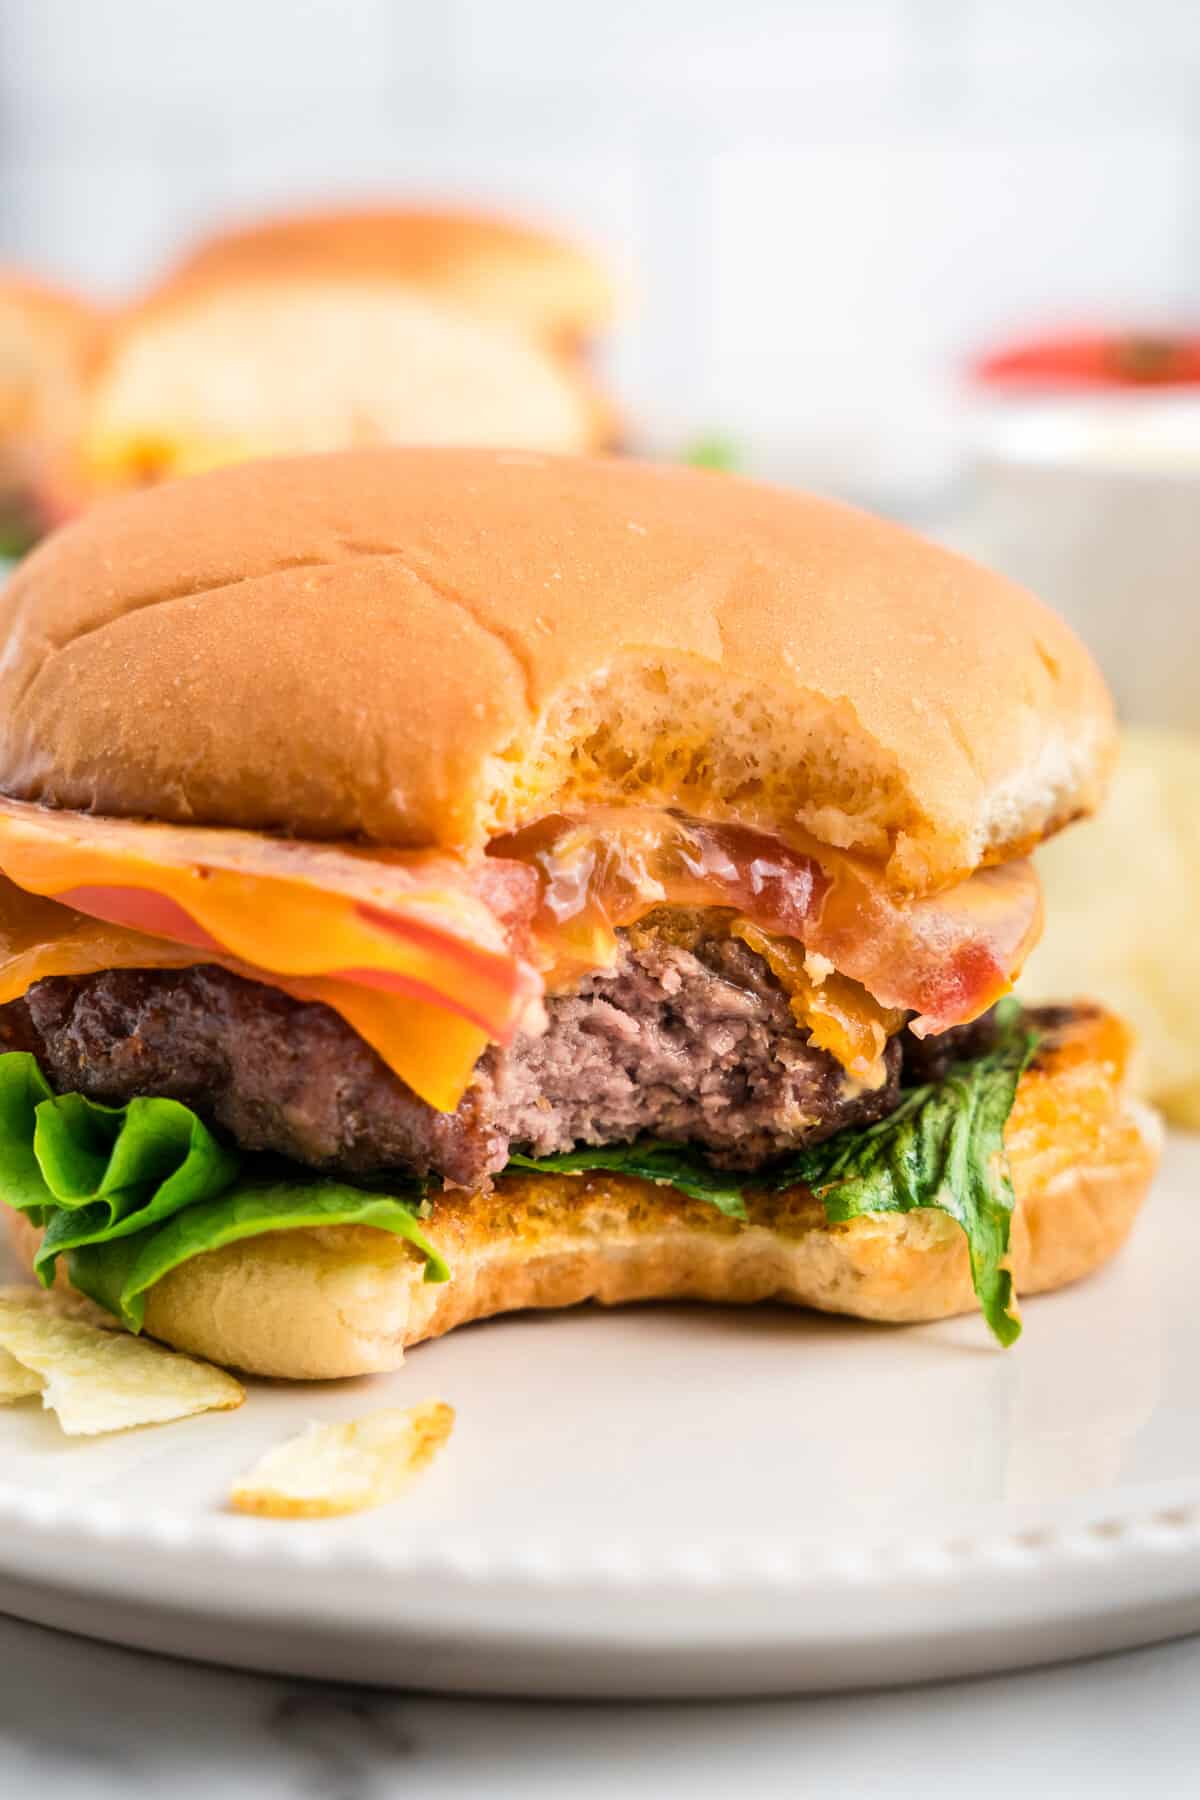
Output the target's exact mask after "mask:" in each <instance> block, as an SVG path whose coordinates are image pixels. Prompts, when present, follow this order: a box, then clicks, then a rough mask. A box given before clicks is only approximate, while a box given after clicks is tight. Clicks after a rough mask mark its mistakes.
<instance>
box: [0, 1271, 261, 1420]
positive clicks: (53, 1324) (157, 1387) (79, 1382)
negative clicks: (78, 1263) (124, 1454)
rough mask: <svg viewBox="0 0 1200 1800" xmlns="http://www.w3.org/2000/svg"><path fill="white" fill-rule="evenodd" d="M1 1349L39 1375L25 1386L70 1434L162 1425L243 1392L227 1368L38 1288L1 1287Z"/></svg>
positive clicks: (229, 1403)
mask: <svg viewBox="0 0 1200 1800" xmlns="http://www.w3.org/2000/svg"><path fill="white" fill-rule="evenodd" d="M0 1351H2V1352H4V1353H5V1354H6V1356H7V1357H8V1358H9V1359H10V1360H11V1361H13V1362H16V1363H17V1364H19V1365H20V1367H21V1368H22V1369H24V1370H25V1371H26V1373H27V1376H29V1377H33V1378H36V1379H37V1382H38V1389H37V1390H30V1389H27V1390H26V1391H27V1392H29V1391H40V1393H41V1396H42V1404H43V1405H44V1406H46V1407H48V1408H49V1409H50V1410H51V1411H52V1412H54V1413H55V1414H56V1415H57V1418H58V1422H59V1424H60V1425H61V1426H62V1429H63V1430H64V1431H65V1432H66V1433H67V1435H68V1436H69V1437H92V1436H96V1435H98V1434H99V1433H101V1432H106V1431H126V1430H129V1429H130V1428H131V1427H133V1426H135V1425H165V1424H167V1423H169V1422H170V1421H171V1420H173V1419H186V1418H190V1417H191V1416H192V1415H193V1414H194V1413H201V1412H210V1411H213V1410H226V1409H228V1408H230V1407H234V1406H240V1405H241V1404H242V1401H243V1400H244V1399H245V1398H246V1394H245V1390H244V1389H243V1387H242V1385H241V1383H240V1382H238V1381H235V1380H234V1378H233V1376H232V1375H229V1374H227V1373H226V1372H225V1370H224V1369H216V1368H213V1367H212V1365H211V1364H209V1363H202V1362H196V1361H195V1360H194V1359H193V1358H192V1357H190V1356H181V1355H179V1354H178V1353H177V1352H176V1351H174V1350H166V1349H164V1348H163V1346H162V1345H161V1344H154V1343H150V1342H148V1341H147V1340H146V1339H145V1338H137V1337H133V1336H131V1335H130V1334H129V1333H128V1332H126V1331H124V1330H122V1329H120V1327H117V1328H115V1329H112V1328H110V1327H108V1326H106V1325H96V1324H93V1323H91V1322H90V1320H89V1319H87V1318H84V1317H81V1316H78V1315H77V1313H76V1312H75V1310H74V1309H69V1308H64V1307H63V1306H62V1305H61V1304H59V1303H57V1302H56V1300H55V1297H54V1295H53V1294H43V1293H41V1292H40V1291H39V1290H38V1289H36V1288H5V1289H3V1290H0Z"/></svg>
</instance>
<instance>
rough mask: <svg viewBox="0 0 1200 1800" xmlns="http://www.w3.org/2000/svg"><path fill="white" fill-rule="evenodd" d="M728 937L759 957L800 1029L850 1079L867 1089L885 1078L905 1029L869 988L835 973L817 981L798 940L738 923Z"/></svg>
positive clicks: (898, 1011)
mask: <svg viewBox="0 0 1200 1800" xmlns="http://www.w3.org/2000/svg"><path fill="white" fill-rule="evenodd" d="M729 929H730V932H731V934H732V936H734V937H735V938H740V939H741V941H742V942H743V943H744V944H747V945H749V947H750V949H751V950H753V951H755V952H756V953H757V955H759V956H761V957H762V959H763V961H764V962H765V963H766V965H767V967H768V968H769V969H770V971H771V973H772V975H774V977H775V979H776V981H777V982H778V983H779V985H780V987H781V988H782V989H783V990H784V992H785V993H786V995H787V997H788V1004H789V1005H790V1007H791V1009H792V1016H793V1018H794V1019H795V1020H796V1023H797V1024H798V1025H799V1026H800V1027H801V1028H802V1030H805V1031H807V1032H808V1033H809V1035H810V1036H811V1038H812V1041H813V1043H814V1044H815V1045H816V1047H817V1049H818V1050H828V1052H829V1054H830V1055H831V1056H834V1057H836V1058H837V1060H838V1062H839V1063H841V1065H842V1067H843V1069H845V1071H846V1073H847V1074H848V1075H853V1076H854V1078H855V1080H857V1081H860V1082H861V1083H862V1085H863V1086H864V1087H866V1088H877V1087H880V1086H882V1084H883V1082H884V1081H885V1079H886V1077H887V1071H886V1068H885V1066H884V1061H883V1053H884V1051H885V1050H886V1049H887V1044H888V1039H889V1038H891V1037H894V1036H895V1034H896V1032H898V1031H899V1030H900V1028H901V1026H902V1025H903V1024H904V1020H905V1016H906V1015H905V1014H904V1012H903V1011H902V1010H901V1009H900V1008H897V1007H886V1006H880V1004H879V1002H878V1001H877V1000H874V999H872V997H871V995H870V994H868V992H867V990H866V988H864V987H862V986H861V985H860V984H859V983H858V982H857V981H851V980H850V979H849V977H848V976H845V975H839V974H838V973H837V971H836V969H831V970H829V971H828V972H827V973H824V974H818V975H814V973H813V971H812V964H813V959H812V958H811V957H810V956H809V955H808V953H807V952H806V951H805V948H804V945H803V944H801V943H797V941H796V939H795V938H780V937H775V936H773V935H772V933H771V932H768V931H763V930H762V929H761V927H760V926H758V925H756V924H755V923H754V921H753V920H752V919H734V920H733V922H732V923H731V925H730V927H729Z"/></svg>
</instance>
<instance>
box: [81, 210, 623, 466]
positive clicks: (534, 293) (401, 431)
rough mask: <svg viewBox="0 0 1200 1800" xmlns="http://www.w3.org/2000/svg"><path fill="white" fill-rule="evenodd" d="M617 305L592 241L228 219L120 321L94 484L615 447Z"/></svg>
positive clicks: (481, 226)
mask: <svg viewBox="0 0 1200 1800" xmlns="http://www.w3.org/2000/svg"><path fill="white" fill-rule="evenodd" d="M611 308H612V298H611V290H610V287H609V284H608V281H607V278H606V276H605V274H604V272H603V271H602V269H601V268H600V267H599V265H598V264H597V263H595V262H594V261H593V260H592V259H591V258H590V257H587V256H586V255H584V253H583V252H581V251H579V250H577V249H575V247H574V246H572V245H568V244H565V243H561V242H559V241H558V240H556V239H554V238H551V237H547V236H545V235H544V234H542V233H540V232H536V231H532V230H529V229H526V228H523V227H520V226H516V225H511V224H508V223H507V222H505V221H503V220H499V219H493V218H488V217H484V216H476V215H472V214H466V213H461V214H460V213H453V212H432V211H419V210H405V209H398V208H394V209H390V210H376V211H371V212H367V211H358V212H356V211H344V212H337V211H333V212H324V213H310V214H304V215H299V216H296V217H292V218H282V219H276V220H267V221H265V222H263V223H261V224H259V225H256V226H252V227H248V228H246V229H243V230H239V231H234V232H231V233H229V234H228V235H219V236H216V237H214V238H212V239H210V240H209V241H207V242H206V243H204V244H201V245H200V246H198V247H197V248H196V249H195V250H194V251H193V252H192V253H191V254H190V255H189V256H187V257H185V259H184V260H183V261H182V262H181V263H180V264H179V266H178V267H177V268H176V269H175V270H173V271H172V272H171V273H170V274H169V275H168V276H167V277H166V279H165V280H164V281H163V282H162V283H161V284H159V286H158V287H157V288H155V289H154V290H153V291H152V292H151V293H150V294H148V295H147V296H146V297H145V298H144V299H143V300H142V301H141V302H140V303H138V304H136V305H134V306H132V307H131V308H130V309H129V310H128V311H127V312H126V314H125V315H124V316H123V317H122V318H121V319H119V320H118V322H117V324H116V325H115V327H114V330H113V334H112V339H111V342H110V345H109V350H108V355H107V357H106V359H105V363H104V366H103V368H102V369H101V370H100V372H99V374H98V376H97V380H96V382H95V384H94V386H93V389H92V392H91V395H90V400H89V407H88V414H87V420H86V426H85V430H84V433H83V441H82V450H81V457H80V467H79V474H78V479H79V484H80V488H81V491H82V492H83V493H84V494H88V495H95V494H97V493H103V492H105V491H107V490H110V489H113V488H127V487H130V486H141V485H145V484H147V483H149V482H153V481H157V480H161V479H164V478H166V477H168V476H175V475H184V474H191V473H195V472H197V471H199V470H202V469H207V468H211V467H215V466H217V465H220V464H224V463H227V462H235V461H245V460H247V459H248V458H252V457H255V456H273V455H286V454H293V453H298V452H305V451H320V450H336V449H348V448H355V447H362V446H372V445H379V444H390V443H398V444H478V445H498V446H506V447H509V448H523V449H531V450H550V451H560V452H585V451H595V450H601V449H605V448H608V447H610V446H611V444H612V442H613V440H614V437H615V431H616V426H615V417H614V414H613V411H612V409H611V407H610V406H609V404H608V402H607V401H606V400H605V399H604V397H603V396H602V394H601V392H600V389H599V387H598V385H597V383H596V381H595V380H594V378H593V376H592V375H591V373H590V371H589V369H588V367H587V364H586V361H585V357H584V349H585V347H586V344H587V342H588V340H590V338H591V336H592V334H593V333H594V332H595V331H597V330H598V329H599V327H600V326H601V325H602V324H603V323H604V322H606V320H607V319H608V317H609V314H610V312H611Z"/></svg>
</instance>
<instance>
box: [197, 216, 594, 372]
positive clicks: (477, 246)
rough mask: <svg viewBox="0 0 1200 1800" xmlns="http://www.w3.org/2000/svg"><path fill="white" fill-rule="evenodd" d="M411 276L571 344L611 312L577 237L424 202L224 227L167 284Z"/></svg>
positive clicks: (445, 295)
mask: <svg viewBox="0 0 1200 1800" xmlns="http://www.w3.org/2000/svg"><path fill="white" fill-rule="evenodd" d="M335 274H336V275H345V276H356V277H364V278H368V279H385V280H399V281H404V282H409V283H411V284H413V285H414V286H416V287H419V288H421V289H422V290H423V291H425V292H426V293H429V294H431V295H437V296H439V297H441V298H442V299H445V300H449V301H453V302H455V303H457V304H459V305H461V306H464V307H466V308H468V309H469V310H471V311H472V312H476V313H479V314H481V315H484V316H486V317H490V318H494V319H497V320H499V321H501V322H504V323H508V324H512V325H516V326H519V327H520V328H521V329H523V330H526V331H528V332H530V333H532V334H533V335H534V336H537V337H545V338H549V339H551V340H553V341H554V342H556V343H563V344H570V343H574V342H577V341H578V340H579V339H580V338H583V337H586V336H588V335H590V334H591V333H592V332H594V331H596V330H597V329H598V328H599V327H600V326H602V325H604V324H606V323H607V322H608V320H609V318H610V316H611V314H612V311H613V293H612V286H611V283H610V281H609V278H608V276H607V274H606V273H605V271H604V269H603V268H602V267H601V266H600V264H599V263H598V262H596V261H595V260H594V259H593V258H592V257H590V256H588V255H587V254H586V253H585V252H584V251H583V250H581V249H579V248H578V247H577V246H576V245H574V244H570V243H565V242H563V241H562V240H561V239H559V238H555V237H550V236H547V235H546V234H545V233H544V232H541V231H535V230H532V229H531V228H530V227H528V226H525V225H517V224H514V223H512V222H510V221H509V220H507V219H500V218H495V217H491V216H489V215H487V214H481V213H470V212H455V211H449V212H447V211H443V210H433V209H425V208H418V207H375V208H351V209H345V208H343V209H326V210H323V211H310V212H303V213H294V214H291V215H285V216H284V217H281V218H272V219H261V220H257V221H254V222H253V223H251V224H248V225H245V226H242V227H240V228H239V229H237V230H233V231H226V232H221V233H218V234H217V235H215V236H213V237H210V238H207V239H205V240H204V242H203V243H201V244H199V245H197V247H196V248H195V249H194V250H192V251H191V252H190V254H188V255H187V256H185V257H184V259H183V260H182V262H180V263H179V264H177V266H176V268H175V269H174V270H173V272H172V274H171V275H170V277H169V278H168V281H167V283H166V288H165V290H164V291H170V290H171V289H172V288H178V287H180V286H182V285H190V284H191V283H193V282H198V281H203V282H213V283H219V282H223V281H226V280H229V279H231V278H238V279H241V278H243V277H245V276H248V275H255V276H262V275H279V276H320V275H335Z"/></svg>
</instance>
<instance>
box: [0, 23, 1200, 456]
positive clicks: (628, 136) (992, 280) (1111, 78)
mask: <svg viewBox="0 0 1200 1800" xmlns="http://www.w3.org/2000/svg"><path fill="white" fill-rule="evenodd" d="M0 175H2V178H3V179H2V187H0V257H4V256H7V257H12V258H21V259H29V260H32V261H34V262H38V263H41V264H43V265H45V266H46V267H47V268H48V269H50V270H53V271H55V272H57V273H59V274H61V275H64V276H69V277H74V278H78V279H86V280H89V281H93V282H95V283H97V284H99V285H100V286H102V287H103V288H106V289H108V290H110V291H117V290H120V289H122V288H123V287H125V286H126V285H127V284H128V283H130V282H131V281H136V280H138V279H139V278H141V277H143V276H144V275H145V274H146V273H147V272H148V271H149V270H150V269H151V268H152V267H153V265H154V262H155V259H156V258H157V257H159V256H160V255H161V254H162V253H163V252H164V251H165V250H166V249H168V248H169V247H170V246H171V245H172V244H174V243H175V242H177V241H178V240H180V239H181V238H183V237H185V236H186V235H187V234H188V233H189V232H191V231H192V230H194V229H195V228H196V227H198V226H203V225H205V224H207V223H209V222H211V221H213V220H215V219H217V218H219V217H221V216H222V215H223V214H226V213H227V212H228V211H230V210H231V209H232V210H235V211H244V210H246V209H247V208H250V209H254V208H256V207H259V206H261V205H263V204H264V203H275V202H278V201H280V200H285V199H293V198H295V197H297V196H302V197H307V196H308V195H327V194H333V195H341V194H347V195H354V194H359V195H365V194H370V193H374V192H386V193H389V194H390V193H404V192H409V193H414V194H420V195H426V196H435V197H437V196H442V195H446V194H466V195H471V196H478V197H481V198H486V199H493V200H496V201H499V202H503V203H506V204H508V205H510V206H513V207H517V208H525V209H528V210H530V211H531V212H532V213H533V214H534V215H535V216H541V217H543V218H545V219H547V220H549V221H551V222H554V221H557V222H559V223H561V224H565V225H567V226H569V227H571V228H572V229H574V230H575V231H577V232H578V233H579V234H580V235H582V236H583V237H585V238H588V239H590V240H591V241H593V242H594V243H595V244H596V245H597V246H598V247H599V248H601V249H602V250H604V251H606V252H607V253H608V254H609V255H610V256H611V258H612V259H613V261H614V262H615V263H616V265H617V266H618V267H619V268H620V269H622V270H623V271H624V272H625V273H626V274H627V276H628V277H629V279H630V283H631V287H632V289H633V291H634V294H635V296H636V300H635V310H634V311H633V313H632V315H631V317H630V320H629V323H628V325H627V327H626V329H625V330H624V331H623V333H622V334H621V338H620V341H619V344H618V346H617V349H616V357H615V362H616V370H617V373H618V375H619V377H620V380H621V383H622V386H623V388H624V390H625V392H626V394H627V396H628V397H629V399H630V401H631V402H632V404H633V407H634V410H635V413H636V415H637V417H638V418H639V419H640V421H641V422H642V425H643V427H644V428H646V429H648V430H650V431H651V432H654V433H659V434H661V435H662V436H664V437H666V438H668V439H669V437H670V436H671V434H672V433H674V432H676V431H680V432H683V431H688V430H691V429H696V428H701V427H718V428H721V429H724V430H726V431H728V432H730V433H731V434H733V435H735V436H737V437H740V438H742V439H745V440H748V441H749V442H751V443H752V444H753V445H755V446H756V447H757V446H766V447H768V449H769V448H770V446H772V445H775V446H779V447H781V448H782V449H784V450H786V451H788V452H790V451H793V450H795V449H796V448H797V447H801V448H802V447H803V446H805V445H808V444H819V445H821V446H822V449H823V453H824V454H826V455H827V456H828V457H829V458H830V459H831V461H832V462H833V463H835V464H836V463H837V462H838V461H839V459H840V460H841V461H842V462H844V461H845V460H846V459H847V458H850V459H852V458H853V456H854V455H855V454H856V453H857V450H858V447H859V446H860V445H862V444H864V443H866V442H868V441H872V442H874V443H876V444H877V443H878V442H879V440H880V439H884V440H886V442H887V447H888V454H889V455H890V458H891V460H892V462H893V463H894V464H896V465H902V464H903V463H904V462H905V460H906V458H907V459H918V460H919V459H920V458H921V457H922V456H924V455H926V454H927V453H928V452H927V448H926V446H925V444H924V442H923V435H924V433H925V427H926V422H927V421H932V420H933V418H934V417H935V415H936V407H937V403H938V398H939V395H940V394H941V393H942V391H943V388H944V385H945V382H946V378H947V374H948V372H949V371H951V370H952V369H953V368H954V367H955V365H956V363H957V361H958V359H959V358H961V356H962V355H963V354H964V353H965V352H966V351H967V350H968V349H970V348H971V347H972V346H975V345H978V344H980V343H987V342H989V341H990V340H992V339H993V338H994V337H995V335H996V334H997V333H1003V332H1005V331H1007V330H1008V329H1010V328H1014V327H1015V328H1024V327H1029V326H1040V325H1042V324H1046V323H1054V322H1059V321H1067V322H1070V321H1074V320H1077V319H1086V320H1099V319H1110V320H1113V321H1118V322H1131V321H1132V322H1136V323H1139V324H1143V325H1147V324H1155V323H1159V322H1164V321H1167V320H1170V319H1172V318H1181V317H1183V316H1185V315H1186V314H1187V313H1188V312H1189V310H1190V311H1191V313H1192V314H1193V315H1195V314H1196V313H1200V4H1197V0H607V3H605V4H597V3H595V0H582V3H578V0H417V3H413V0H391V3H389V0H204V3H203V4H196V0H0ZM909 437H911V439H912V442H911V444H906V442H905V439H906V438H909Z"/></svg>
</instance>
